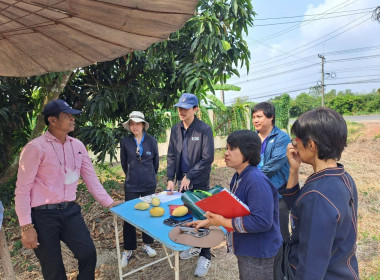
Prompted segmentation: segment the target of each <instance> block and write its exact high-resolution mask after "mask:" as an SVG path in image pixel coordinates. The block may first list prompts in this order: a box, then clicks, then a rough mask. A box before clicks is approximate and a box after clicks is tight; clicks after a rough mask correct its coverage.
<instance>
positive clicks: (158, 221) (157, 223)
mask: <svg viewBox="0 0 380 280" xmlns="http://www.w3.org/2000/svg"><path fill="white" fill-rule="evenodd" d="M138 202H141V200H140V199H139V198H136V199H133V200H130V201H127V202H124V203H122V204H120V205H118V206H115V207H113V208H111V212H113V213H114V214H115V216H114V225H115V238H116V251H117V259H118V268H119V278H120V280H122V279H123V278H124V277H126V276H128V275H130V274H132V273H135V272H137V271H140V270H141V269H144V268H146V267H148V266H151V265H153V264H156V263H158V262H160V261H163V260H166V259H167V260H168V262H169V265H170V267H171V268H172V269H174V274H175V279H176V280H177V279H179V251H184V250H187V249H189V248H190V247H189V246H186V245H182V244H179V243H176V242H173V241H171V240H170V238H169V232H170V231H171V230H172V229H173V228H172V227H170V226H167V225H165V224H164V220H165V219H167V218H169V216H170V214H169V213H170V212H169V205H170V204H174V205H180V204H183V202H182V200H181V199H180V198H177V199H175V200H172V201H169V202H166V203H161V205H160V207H162V208H164V209H165V214H164V215H163V216H161V217H152V216H150V214H149V210H145V211H140V210H136V209H134V206H135V204H136V203H138ZM117 217H119V218H121V219H123V220H124V221H126V222H127V223H129V224H131V225H133V226H135V227H136V228H138V229H140V230H141V231H143V232H145V233H146V234H148V235H150V236H151V237H153V238H154V239H155V240H157V241H158V242H160V243H161V244H162V245H163V247H164V250H165V254H166V257H164V258H161V259H159V260H156V261H154V262H152V263H149V264H146V265H144V266H142V267H139V268H137V269H135V270H133V271H130V272H128V273H126V274H124V275H123V273H122V270H121V264H120V258H121V254H120V243H119V235H118V228H117ZM166 248H170V249H172V250H173V251H174V252H173V253H172V254H170V255H169V254H168V251H167V249H166ZM172 256H174V267H173V264H172V262H171V259H170V258H171V257H172Z"/></svg>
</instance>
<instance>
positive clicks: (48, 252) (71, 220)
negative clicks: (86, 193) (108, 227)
mask: <svg viewBox="0 0 380 280" xmlns="http://www.w3.org/2000/svg"><path fill="white" fill-rule="evenodd" d="M32 222H33V224H34V227H35V229H36V231H37V235H38V236H37V238H38V242H39V243H40V245H39V246H38V248H37V249H35V250H34V252H35V254H36V256H37V258H38V259H39V261H40V263H41V268H42V274H43V276H44V279H45V280H66V279H67V278H66V271H65V267H64V265H63V261H62V253H61V243H60V241H63V242H64V243H65V244H66V245H67V247H68V248H69V249H70V250H71V251H72V252H73V253H74V257H75V258H76V259H78V265H79V275H78V277H77V279H78V280H93V279H95V266H96V249H95V246H94V243H93V241H92V239H91V236H90V232H89V231H88V229H87V226H86V224H85V222H84V219H83V217H82V214H81V208H80V206H79V205H78V204H76V203H74V204H72V205H69V206H67V207H66V208H65V209H44V210H33V209H32Z"/></svg>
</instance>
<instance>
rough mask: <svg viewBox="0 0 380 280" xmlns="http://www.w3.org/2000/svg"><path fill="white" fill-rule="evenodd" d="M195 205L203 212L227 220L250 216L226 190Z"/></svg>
mask: <svg viewBox="0 0 380 280" xmlns="http://www.w3.org/2000/svg"><path fill="white" fill-rule="evenodd" d="M195 204H196V205H197V206H198V207H199V208H201V209H202V210H203V211H205V212H207V211H210V212H212V213H215V214H219V215H222V216H223V217H225V218H227V219H232V218H235V217H243V216H246V215H249V214H250V211H249V207H248V206H247V205H246V204H244V203H243V202H242V201H240V199H239V198H237V197H236V196H235V195H234V194H233V193H231V192H230V191H228V190H227V189H224V190H222V191H221V192H219V193H217V194H214V195H212V196H209V197H206V198H204V199H202V200H200V201H197V202H195ZM226 230H227V231H233V229H232V228H226Z"/></svg>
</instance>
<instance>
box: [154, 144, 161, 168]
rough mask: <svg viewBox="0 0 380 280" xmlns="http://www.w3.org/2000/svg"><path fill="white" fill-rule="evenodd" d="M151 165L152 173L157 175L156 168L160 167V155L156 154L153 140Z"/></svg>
mask: <svg viewBox="0 0 380 280" xmlns="http://www.w3.org/2000/svg"><path fill="white" fill-rule="evenodd" d="M153 156H154V158H153V165H154V172H155V173H156V174H157V172H158V168H159V166H160V155H159V153H158V144H157V141H156V139H154V138H153Z"/></svg>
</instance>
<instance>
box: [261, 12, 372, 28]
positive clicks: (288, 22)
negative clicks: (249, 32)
mask: <svg viewBox="0 0 380 280" xmlns="http://www.w3.org/2000/svg"><path fill="white" fill-rule="evenodd" d="M371 12H372V11H371ZM364 13H368V11H366V12H358V13H353V14H346V15H339V16H333V17H324V18H316V19H304V20H296V21H285V22H276V23H267V24H255V25H254V26H255V27H263V26H275V25H284V24H291V23H297V22H309V21H316V20H326V19H332V18H333V19H336V18H339V17H346V16H353V15H359V14H364Z"/></svg>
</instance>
